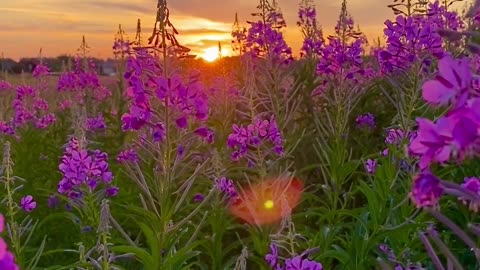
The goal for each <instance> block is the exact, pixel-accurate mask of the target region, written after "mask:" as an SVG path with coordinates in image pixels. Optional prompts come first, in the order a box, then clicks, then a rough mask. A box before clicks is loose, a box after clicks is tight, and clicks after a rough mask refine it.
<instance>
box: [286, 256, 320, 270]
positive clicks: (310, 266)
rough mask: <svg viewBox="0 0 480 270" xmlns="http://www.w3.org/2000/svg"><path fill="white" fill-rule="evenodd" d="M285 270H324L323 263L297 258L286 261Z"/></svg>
mask: <svg viewBox="0 0 480 270" xmlns="http://www.w3.org/2000/svg"><path fill="white" fill-rule="evenodd" d="M285 270H323V266H322V264H321V263H318V262H315V261H310V260H308V259H302V257H301V256H296V257H293V258H291V259H286V260H285Z"/></svg>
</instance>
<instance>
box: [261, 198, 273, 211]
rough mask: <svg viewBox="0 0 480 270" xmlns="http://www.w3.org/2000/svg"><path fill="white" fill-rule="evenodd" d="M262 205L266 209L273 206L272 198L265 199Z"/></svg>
mask: <svg viewBox="0 0 480 270" xmlns="http://www.w3.org/2000/svg"><path fill="white" fill-rule="evenodd" d="M263 206H265V208H267V209H272V208H273V201H272V200H267V201H266V202H265V203H264V204H263Z"/></svg>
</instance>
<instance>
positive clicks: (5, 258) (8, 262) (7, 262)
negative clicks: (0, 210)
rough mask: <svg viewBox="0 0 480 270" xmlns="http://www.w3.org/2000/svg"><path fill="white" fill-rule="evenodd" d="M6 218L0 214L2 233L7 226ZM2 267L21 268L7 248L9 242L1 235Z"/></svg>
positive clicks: (8, 268)
mask: <svg viewBox="0 0 480 270" xmlns="http://www.w3.org/2000/svg"><path fill="white" fill-rule="evenodd" d="M4 222H5V220H4V218H3V215H1V214H0V233H2V232H3V230H4V228H5V224H4ZM0 269H2V270H19V269H20V268H19V267H18V266H17V265H16V264H15V258H14V256H13V254H12V253H10V252H9V251H8V250H7V244H6V243H5V241H4V240H3V239H2V238H1V237H0Z"/></svg>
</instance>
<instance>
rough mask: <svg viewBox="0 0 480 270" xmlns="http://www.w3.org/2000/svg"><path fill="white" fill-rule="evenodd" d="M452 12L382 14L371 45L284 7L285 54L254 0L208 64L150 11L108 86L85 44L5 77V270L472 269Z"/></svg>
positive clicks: (479, 139)
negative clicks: (146, 27) (61, 59)
mask: <svg viewBox="0 0 480 270" xmlns="http://www.w3.org/2000/svg"><path fill="white" fill-rule="evenodd" d="M455 2H458V1H449V0H442V1H430V2H428V1H418V2H416V1H413V0H395V1H393V2H391V3H388V5H389V7H390V8H391V9H392V16H391V18H390V19H389V20H387V21H385V25H384V28H385V30H384V37H383V38H384V40H383V41H380V40H379V42H378V44H369V43H368V41H367V38H366V36H365V35H364V34H363V33H362V32H361V30H360V28H359V27H357V25H356V23H355V21H354V18H353V17H352V16H351V15H350V13H349V12H348V5H347V2H346V1H343V4H342V8H341V10H339V16H338V21H337V24H336V27H335V29H333V30H334V31H333V32H334V34H333V35H331V36H324V34H323V31H322V28H321V26H320V25H319V24H318V22H317V11H316V9H315V5H314V3H313V1H311V0H302V1H299V6H298V21H297V22H296V25H295V22H288V25H289V26H288V27H297V28H298V30H299V31H301V32H302V34H303V38H304V41H303V46H302V48H301V51H300V52H299V53H298V56H297V54H296V53H295V52H293V51H292V49H291V48H290V47H289V46H288V44H287V43H286V42H285V39H284V36H283V32H282V31H284V29H285V27H286V25H287V22H285V20H284V19H283V16H282V13H281V9H280V7H278V6H277V4H276V2H275V1H273V2H272V1H269V0H259V5H258V9H257V10H253V11H252V12H254V13H252V18H251V19H250V20H249V22H247V23H245V25H243V24H242V23H241V22H239V21H236V22H235V24H234V27H233V29H232V48H233V50H234V52H235V53H236V54H237V55H236V56H235V57H226V56H223V55H222V54H221V50H218V55H214V54H213V55H212V54H211V53H210V54H209V56H208V58H209V59H208V60H211V61H212V62H211V63H207V62H202V61H199V60H198V59H193V56H192V55H190V50H189V48H187V47H185V46H183V45H182V44H180V42H179V41H178V39H177V38H178V36H179V35H181V31H177V29H176V28H175V26H174V25H175V22H174V21H172V20H171V18H170V16H169V15H170V12H169V9H168V3H167V2H166V1H165V0H159V1H158V5H157V14H152V16H156V24H155V28H154V32H153V34H152V35H149V34H146V33H142V32H141V31H140V29H139V31H138V33H137V35H136V38H135V39H132V40H128V39H126V38H125V36H126V35H125V33H124V32H123V30H122V29H121V28H120V29H119V31H118V33H117V35H116V37H115V40H114V41H113V52H114V54H115V56H116V61H115V63H116V64H117V75H116V76H111V77H106V76H100V75H99V73H98V67H96V66H95V63H94V62H93V61H92V60H91V58H89V53H88V44H87V43H88V40H85V38H84V39H83V40H82V43H81V46H80V48H79V50H78V52H79V53H78V55H77V56H76V57H75V58H74V59H73V61H69V62H68V63H64V67H63V71H62V73H61V74H59V75H57V74H52V72H51V71H50V69H49V67H48V66H47V65H46V64H44V63H43V62H42V59H41V58H39V59H38V63H37V65H36V66H35V67H34V69H33V70H32V72H30V73H24V74H21V75H13V74H9V73H8V72H6V71H4V72H2V73H1V74H0V151H1V153H2V154H3V155H2V157H0V158H1V160H2V162H1V164H0V176H1V178H0V179H1V183H2V185H0V194H1V198H2V200H1V201H0V213H1V215H0V233H1V237H0V270H16V269H21V270H37V269H38V270H39V269H98V270H107V269H127V270H135V269H145V270H187V269H201V270H203V269H205V270H206V269H212V270H217V269H218V270H222V269H235V270H256V269H259V270H262V269H274V270H329V269H391V270H407V269H408V270H414V269H445V270H450V269H452V270H453V269H457V270H459V269H466V270H467V269H471V270H474V269H480V249H479V244H480V219H479V217H478V215H477V213H478V210H479V209H480V166H479V165H480V162H479V159H478V157H479V154H480V76H479V74H480V55H479V54H480V42H479V40H480V39H479V36H480V34H479V31H478V30H479V27H480V1H475V3H472V5H471V6H469V7H468V8H466V9H465V10H464V11H463V12H457V11H455V10H454V9H453V4H454V3H455ZM219 46H220V45H219ZM294 55H295V57H294Z"/></svg>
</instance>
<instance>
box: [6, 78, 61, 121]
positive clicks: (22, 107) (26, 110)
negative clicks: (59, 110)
mask: <svg viewBox="0 0 480 270" xmlns="http://www.w3.org/2000/svg"><path fill="white" fill-rule="evenodd" d="M12 107H13V112H14V117H13V122H14V126H15V127H16V128H19V127H21V126H23V125H25V124H32V125H34V126H35V127H37V128H39V129H45V128H47V127H49V126H50V125H52V124H54V123H55V122H56V117H55V115H54V114H53V113H50V112H49V105H48V103H47V101H46V100H45V99H43V98H41V97H40V91H39V90H38V89H35V88H33V87H30V86H18V87H17V88H16V96H15V99H14V100H13V102H12Z"/></svg>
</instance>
